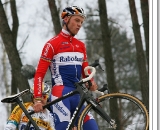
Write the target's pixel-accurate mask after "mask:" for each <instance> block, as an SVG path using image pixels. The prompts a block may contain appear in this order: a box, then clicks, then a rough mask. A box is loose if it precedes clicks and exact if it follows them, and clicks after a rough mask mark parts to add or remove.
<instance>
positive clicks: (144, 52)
mask: <svg viewBox="0 0 160 130" xmlns="http://www.w3.org/2000/svg"><path fill="white" fill-rule="evenodd" d="M70 5H77V6H81V7H82V8H84V10H85V13H86V15H87V19H86V21H85V22H84V24H83V27H82V29H81V30H80V32H79V34H78V35H77V36H76V37H77V38H78V39H79V40H81V41H83V42H84V43H85V44H86V47H87V54H88V60H89V63H93V62H94V61H95V60H97V59H98V60H99V62H100V64H101V66H102V68H103V69H104V71H102V70H101V69H100V68H97V73H96V75H95V80H96V82H97V83H98V85H99V87H102V85H103V84H104V83H108V87H109V89H110V91H111V92H118V91H119V92H125V93H129V94H132V95H134V96H136V97H138V98H139V99H141V100H142V101H143V102H144V104H145V105H146V107H147V108H149V69H148V68H149V3H148V0H123V1H117V0H95V1H94V2H93V1H92V0H88V1H85V0H76V1H74V0H70V1H64V0H34V1H32V0H0V82H1V85H0V88H1V91H0V93H1V94H0V95H1V98H3V97H6V96H8V95H11V94H15V93H17V92H19V91H22V90H25V89H27V88H29V86H30V85H31V84H32V80H27V79H26V78H25V77H24V76H23V75H22V74H21V67H22V65H25V64H30V65H33V66H34V67H35V68H36V66H37V64H38V60H39V57H40V54H41V50H42V47H43V45H44V44H45V43H46V42H47V41H48V40H49V39H50V38H52V37H53V36H55V35H56V34H58V33H59V31H60V30H61V19H60V12H61V11H62V9H63V8H64V7H66V6H70ZM49 78H50V77H49V75H47V74H46V77H45V79H49ZM24 101H27V98H25V97H24ZM12 107H13V106H12ZM12 107H11V105H8V104H2V103H0V108H1V111H0V114H1V115H2V116H3V121H2V123H1V125H0V129H3V126H4V123H5V122H6V120H7V117H8V116H9V113H10V112H11V110H12Z"/></svg>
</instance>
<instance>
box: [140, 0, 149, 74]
mask: <svg viewBox="0 0 160 130" xmlns="http://www.w3.org/2000/svg"><path fill="white" fill-rule="evenodd" d="M141 10H142V18H143V28H144V37H145V43H146V58H147V65H148V72H149V7H148V0H141Z"/></svg>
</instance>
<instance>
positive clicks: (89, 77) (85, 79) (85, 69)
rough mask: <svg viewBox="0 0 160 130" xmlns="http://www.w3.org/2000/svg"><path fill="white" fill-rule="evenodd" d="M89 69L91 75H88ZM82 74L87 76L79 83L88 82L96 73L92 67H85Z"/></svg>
mask: <svg viewBox="0 0 160 130" xmlns="http://www.w3.org/2000/svg"><path fill="white" fill-rule="evenodd" d="M89 69H91V71H92V72H91V74H88V70H89ZM84 73H85V75H88V77H86V78H84V79H82V80H81V81H80V83H81V82H83V83H84V82H87V81H89V80H90V79H91V78H92V77H93V76H94V75H95V73H96V69H95V68H94V67H92V66H87V67H85V68H84Z"/></svg>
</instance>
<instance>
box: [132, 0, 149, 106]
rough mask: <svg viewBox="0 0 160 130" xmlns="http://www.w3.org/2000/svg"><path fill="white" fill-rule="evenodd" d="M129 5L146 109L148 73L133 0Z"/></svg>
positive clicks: (147, 101) (147, 103)
mask: <svg viewBox="0 0 160 130" xmlns="http://www.w3.org/2000/svg"><path fill="white" fill-rule="evenodd" d="M129 7H130V13H131V18H132V24H133V32H134V37H135V44H136V55H137V63H138V68H139V75H140V84H141V92H142V100H143V102H144V104H145V105H146V107H147V109H149V79H148V73H147V69H146V60H145V56H144V50H143V46H142V39H141V33H140V25H139V23H138V17H137V12H136V7H135V1H134V0H129Z"/></svg>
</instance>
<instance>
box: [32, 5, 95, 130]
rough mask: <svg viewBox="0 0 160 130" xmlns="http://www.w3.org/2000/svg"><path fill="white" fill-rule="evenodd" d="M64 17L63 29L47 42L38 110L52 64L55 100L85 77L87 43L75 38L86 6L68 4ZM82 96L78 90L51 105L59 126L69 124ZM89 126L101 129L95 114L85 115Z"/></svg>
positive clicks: (62, 129)
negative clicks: (74, 93) (42, 89)
mask: <svg viewBox="0 0 160 130" xmlns="http://www.w3.org/2000/svg"><path fill="white" fill-rule="evenodd" d="M61 18H62V19H63V25H62V26H63V28H62V31H61V32H60V33H59V34H58V35H57V36H55V37H53V38H52V39H50V40H49V41H48V42H47V43H46V44H45V46H44V48H43V50H42V54H41V57H40V60H39V64H38V67H37V71H36V74H35V77H34V97H35V98H36V99H37V103H36V104H35V105H34V110H35V111H36V112H39V111H42V109H43V108H42V104H41V102H40V100H41V97H42V92H41V84H42V81H43V78H44V76H45V73H46V71H47V69H48V67H49V68H50V71H51V77H52V86H53V88H52V96H51V100H55V99H56V98H58V97H61V96H62V95H64V94H66V93H68V92H70V91H73V90H74V89H76V88H75V86H74V84H75V82H78V81H80V79H81V75H82V76H83V77H85V74H84V68H85V67H86V66H88V62H87V55H86V48H85V45H84V43H83V42H81V41H79V40H77V39H76V38H74V36H75V35H76V34H77V33H78V31H79V30H80V28H81V26H82V23H83V22H84V20H85V15H84V11H83V9H82V8H80V7H77V6H71V7H66V8H65V9H64V10H63V12H62V14H61ZM96 89H97V85H96V83H95V82H94V80H92V86H91V88H90V90H91V91H94V90H96ZM38 100H39V102H38ZM79 100H80V97H79V95H78V94H77V95H74V96H72V97H69V98H67V99H65V100H62V101H60V102H58V103H57V104H54V105H52V107H51V109H52V111H53V114H54V117H55V118H56V119H55V127H56V129H57V130H65V129H66V128H67V125H68V123H69V121H70V118H71V116H72V115H73V112H74V110H75V108H76V107H77V105H78V103H79ZM59 108H61V110H60V109H59ZM75 125H76V124H75ZM89 129H90V130H98V127H97V124H96V122H95V120H94V119H93V117H92V115H91V114H88V115H87V117H86V118H85V119H84V130H89Z"/></svg>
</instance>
